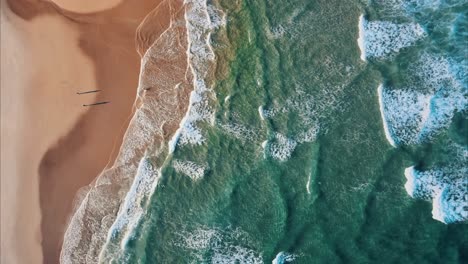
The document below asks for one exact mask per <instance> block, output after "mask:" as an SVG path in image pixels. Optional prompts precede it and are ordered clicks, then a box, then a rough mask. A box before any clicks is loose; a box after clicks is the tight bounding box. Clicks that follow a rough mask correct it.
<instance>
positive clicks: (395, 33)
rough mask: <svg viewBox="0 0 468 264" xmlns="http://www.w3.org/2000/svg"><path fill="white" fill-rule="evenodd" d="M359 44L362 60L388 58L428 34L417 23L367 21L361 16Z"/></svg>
mask: <svg viewBox="0 0 468 264" xmlns="http://www.w3.org/2000/svg"><path fill="white" fill-rule="evenodd" d="M358 25H359V37H358V39H357V42H358V46H359V48H360V50H361V60H363V61H365V60H366V58H388V57H391V56H393V55H394V54H396V53H398V52H399V51H400V50H401V49H403V48H406V47H409V46H411V45H413V44H414V43H415V42H416V41H418V40H420V39H422V38H423V37H425V36H426V35H427V34H426V32H425V31H424V29H423V28H422V27H421V26H420V25H419V24H417V23H402V24H395V23H392V22H389V21H367V20H366V19H365V17H364V16H363V15H361V16H360V17H359V24H358Z"/></svg>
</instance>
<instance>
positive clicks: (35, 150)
mask: <svg viewBox="0 0 468 264" xmlns="http://www.w3.org/2000/svg"><path fill="white" fill-rule="evenodd" d="M110 2H112V3H111V4H112V5H114V4H116V1H110ZM57 3H59V2H57ZM59 4H60V3H59ZM158 4H159V3H158V1H137V0H133V1H130V0H129V1H125V2H123V3H117V5H116V6H115V7H113V8H112V9H110V10H106V11H100V12H97V13H89V14H78V13H74V12H70V11H77V10H73V8H72V7H67V8H68V10H70V11H66V10H63V9H61V8H59V7H58V6H56V5H54V4H52V3H45V2H37V1H26V0H12V1H10V5H9V6H7V4H6V2H5V1H3V2H2V78H1V81H2V84H1V87H2V88H1V93H2V94H1V95H2V96H1V100H2V102H1V103H2V108H1V115H2V116H1V117H2V131H1V132H2V139H1V140H2V142H1V146H2V147H1V151H2V153H1V154H2V155H1V164H2V166H1V175H2V177H1V181H2V185H1V186H2V187H1V188H2V189H1V193H2V195H1V203H2V204H1V205H2V214H1V216H2V219H1V220H2V226H1V235H2V244H1V251H2V256H1V262H2V263H41V262H42V261H41V260H43V262H44V263H58V258H59V253H60V248H61V242H62V238H63V232H64V229H65V227H66V224H67V219H68V217H69V214H70V212H71V210H72V204H73V199H74V197H75V194H76V191H77V190H78V189H79V188H81V187H83V186H86V185H88V184H90V183H91V182H92V181H93V180H94V179H95V177H96V176H97V175H98V174H99V173H100V172H101V171H102V170H103V169H104V168H105V167H106V166H108V165H109V164H111V163H112V161H113V159H114V158H115V156H116V154H117V153H116V152H117V150H118V147H119V146H120V143H121V139H122V136H123V133H124V132H125V130H126V126H127V124H128V121H129V118H130V117H131V116H132V107H133V103H134V100H135V95H136V87H137V86H138V75H139V70H140V57H139V55H138V53H137V51H136V48H135V31H136V29H137V27H138V25H139V24H140V22H141V21H142V19H143V18H144V17H145V16H146V14H147V13H148V12H150V11H151V10H153V9H154V7H155V6H157V5H158ZM99 8H102V6H100V7H99ZM10 9H11V11H10ZM79 11H80V12H84V11H86V10H79ZM88 11H89V10H88ZM5 35H7V36H8V37H4V36H5ZM5 76H7V77H5ZM94 89H101V90H102V92H100V93H96V94H88V95H76V92H77V91H82V90H94ZM103 100H105V101H111V103H110V104H107V105H100V106H95V107H92V108H85V107H83V106H82V104H85V103H93V102H97V101H103Z"/></svg>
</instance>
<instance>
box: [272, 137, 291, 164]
mask: <svg viewBox="0 0 468 264" xmlns="http://www.w3.org/2000/svg"><path fill="white" fill-rule="evenodd" d="M296 146H297V142H296V141H295V140H293V139H290V138H287V137H286V136H284V135H282V134H280V133H276V134H275V138H274V139H273V140H272V141H271V142H269V144H268V154H269V155H270V156H271V157H273V158H274V159H277V160H279V161H286V160H288V159H289V157H291V155H292V153H293V152H294V149H295V148H296Z"/></svg>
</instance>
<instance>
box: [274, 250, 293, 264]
mask: <svg viewBox="0 0 468 264" xmlns="http://www.w3.org/2000/svg"><path fill="white" fill-rule="evenodd" d="M296 257H297V256H296V255H294V254H289V253H287V252H283V251H281V252H280V253H278V254H277V255H276V257H275V259H273V261H272V262H271V263H272V264H285V263H288V262H292V261H294V260H295V259H296Z"/></svg>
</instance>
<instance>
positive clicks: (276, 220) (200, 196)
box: [125, 0, 468, 263]
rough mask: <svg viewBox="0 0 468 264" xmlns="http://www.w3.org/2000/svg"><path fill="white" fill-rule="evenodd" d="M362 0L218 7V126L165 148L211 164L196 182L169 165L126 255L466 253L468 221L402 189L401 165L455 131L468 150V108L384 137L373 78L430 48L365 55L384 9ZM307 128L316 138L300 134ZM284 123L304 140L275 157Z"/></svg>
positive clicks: (397, 78)
mask: <svg viewBox="0 0 468 264" xmlns="http://www.w3.org/2000/svg"><path fill="white" fill-rule="evenodd" d="M365 2H366V1H362V2H360V1H350V0H327V1H325V0H323V1H309V0H296V1H284V0H270V1H263V0H255V1H254V0H239V1H227V0H226V1H224V0H223V1H220V3H216V6H217V7H218V8H219V9H221V10H223V12H225V14H226V17H227V24H226V27H225V28H223V29H221V30H219V31H218V32H217V33H216V34H215V35H214V36H213V39H212V42H213V45H214V47H215V49H216V48H217V49H216V51H217V63H218V66H217V67H218V68H217V71H216V72H217V75H216V81H215V87H214V92H215V94H216V97H217V100H216V105H215V106H214V107H215V109H216V119H215V123H214V124H213V125H211V124H208V123H201V124H200V127H201V128H202V131H203V133H204V135H205V138H206V141H205V142H204V143H203V144H201V145H184V146H179V147H177V149H176V151H175V152H174V153H173V156H172V158H171V159H172V160H186V161H191V162H194V163H196V164H202V165H204V166H205V168H207V169H206V170H205V173H204V175H203V177H202V178H201V179H198V180H192V179H190V178H189V177H187V176H186V175H184V174H183V173H179V172H177V171H176V170H175V169H174V168H173V167H172V166H170V165H168V166H166V167H164V168H163V171H162V175H163V176H162V178H161V181H160V182H159V185H158V187H157V188H156V191H155V193H154V195H153V196H152V198H151V199H152V200H151V205H150V208H148V210H147V211H146V215H144V218H143V220H142V221H141V222H140V224H139V226H138V231H137V233H136V235H135V236H134V237H133V238H132V239H131V240H130V243H129V244H128V245H127V247H126V249H125V251H126V252H127V254H128V259H127V262H129V263H138V262H141V263H253V262H255V261H257V262H264V263H271V261H272V260H273V259H274V258H275V256H276V255H277V254H278V253H279V252H287V253H289V254H291V255H294V258H295V259H294V261H292V263H466V262H467V261H468V227H467V225H466V224H450V225H446V224H443V223H441V222H439V221H436V220H434V219H432V218H431V210H432V206H431V203H430V202H427V201H423V200H418V199H413V198H411V197H410V196H409V195H408V194H407V192H406V191H405V188H404V185H405V181H406V179H405V177H404V169H405V168H407V167H409V166H412V165H414V164H415V163H416V164H419V165H420V166H421V167H424V164H426V166H429V164H436V163H437V164H439V163H443V162H444V161H443V160H444V159H449V160H450V153H449V154H447V153H445V152H444V147H443V145H444V144H446V142H447V140H448V139H450V138H452V139H454V140H457V142H459V143H460V144H462V145H464V146H466V137H465V135H466V127H467V122H466V114H460V115H457V116H456V118H455V119H456V120H455V122H453V124H452V125H451V127H450V129H448V130H447V131H445V132H443V133H442V134H440V135H439V136H438V137H437V138H436V139H434V140H433V141H431V142H430V143H428V144H426V145H421V146H418V147H414V146H402V147H398V148H393V147H392V146H391V145H390V144H389V143H388V142H387V140H386V138H385V134H384V130H383V127H382V120H381V115H380V112H379V104H378V98H377V86H378V85H379V84H380V83H382V82H386V83H392V84H395V85H396V84H398V83H404V82H405V78H406V77H405V72H406V69H407V68H408V67H409V66H408V65H410V64H411V61H412V60H413V59H414V56H416V55H412V54H418V49H422V48H423V45H422V44H420V43H419V44H417V45H414V46H413V47H410V48H407V49H405V50H404V51H402V52H401V53H400V54H399V55H398V56H396V57H395V59H393V60H392V62H388V61H378V60H370V61H369V62H367V63H365V62H362V61H361V60H360V59H359V56H360V51H359V48H358V46H357V41H356V39H357V37H358V18H359V16H360V15H361V14H363V13H364V14H368V15H369V17H370V18H372V19H375V20H377V19H380V18H386V19H389V18H388V16H389V15H388V12H387V13H385V12H384V11H385V10H384V11H382V10H383V8H382V7H380V6H379V5H374V6H373V5H366V3H365ZM379 8H380V9H379ZM465 10H466V9H465ZM421 19H423V18H421ZM400 20H401V18H395V19H394V21H400ZM403 20H404V19H403ZM464 23H465V24H466V22H464ZM431 37H432V35H431ZM442 37H444V36H442ZM433 41H435V42H437V40H433ZM438 43H439V42H438ZM440 43H442V42H440ZM465 43H466V42H465ZM436 46H437V45H436ZM438 47H441V48H440V49H442V51H443V50H445V49H450V47H449V48H447V47H444V46H443V45H442V44H440V45H439V46H438ZM439 52H440V51H439ZM455 52H457V51H455ZM412 56H413V57H412ZM227 96H230V97H229V99H228V100H226V101H225V100H224V99H225V98H226V97H227ZM259 106H262V107H263V109H264V110H265V113H266V112H268V111H271V112H270V113H272V114H271V116H268V117H266V118H265V119H264V120H262V119H261V117H260V115H259V111H258V108H259ZM275 111H276V112H275ZM226 127H228V128H231V130H230V129H226ZM313 127H319V132H318V133H316V134H315V137H316V138H314V139H313V140H301V135H303V134H304V133H305V132H307V131H308V130H309V129H310V128H313ZM233 128H236V129H233ZM233 130H235V131H237V132H238V133H237V134H236V133H233V132H232V131H233ZM278 133H279V134H281V135H283V136H284V137H285V138H289V139H290V140H294V142H296V143H297V144H296V145H295V147H294V150H293V151H292V152H290V153H289V154H290V156H288V157H286V158H284V159H281V158H280V159H278V158H275V157H274V155H272V153H271V152H272V150H273V149H274V147H275V146H280V147H279V148H280V149H281V148H282V146H284V142H283V141H281V140H282V139H281V137H280V136H278ZM301 133H302V134H301ZM266 140H268V143H267V144H266V147H265V149H264V148H263V147H262V142H264V141H266ZM291 142H292V141H291ZM275 144H276V145H275ZM286 152H287V151H286ZM286 156H287V155H286ZM465 166H466V165H465ZM429 167H430V166H429ZM284 263H287V261H286V262H284Z"/></svg>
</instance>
